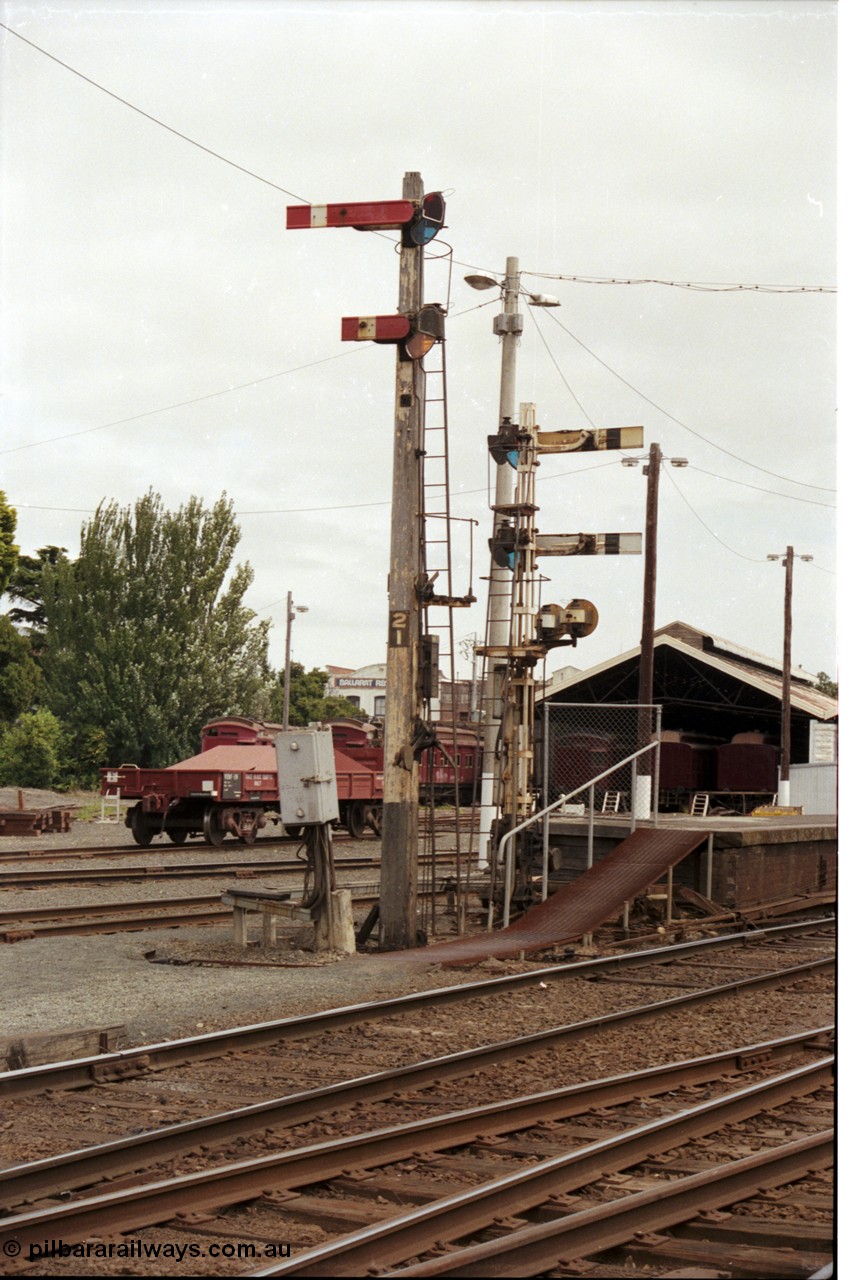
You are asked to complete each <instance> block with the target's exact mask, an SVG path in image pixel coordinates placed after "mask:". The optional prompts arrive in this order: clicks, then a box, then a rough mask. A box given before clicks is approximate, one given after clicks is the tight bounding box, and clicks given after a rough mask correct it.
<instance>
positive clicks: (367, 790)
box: [101, 716, 478, 845]
mask: <svg viewBox="0 0 852 1280" xmlns="http://www.w3.org/2000/svg"><path fill="white" fill-rule="evenodd" d="M330 728H331V731H332V741H333V744H334V761H335V771H336V775H337V798H338V808H339V812H340V822H341V824H342V825H343V826H345V827H346V830H347V831H348V832H349V834H350V835H351V836H353V837H354V838H355V839H359V838H360V837H361V836H362V835H363V834H364V832H365V831H366V830H367V828H370V829H371V830H372V831H374V832H375V833H376V834H378V833H379V832H380V830H381V812H382V809H381V806H382V796H383V790H384V788H383V781H384V751H383V747H382V743H381V739H380V737H379V736H378V731H377V729H376V727H375V726H373V725H369V724H364V723H362V722H360V721H355V720H340V721H336V722H333V723H332V724H331V725H330ZM280 732H281V725H278V724H269V723H267V722H266V721H263V720H254V719H251V718H249V717H247V716H225V717H222V718H221V719H219V720H212V721H211V722H210V723H209V724H206V725H205V726H204V728H203V729H202V730H201V751H200V753H199V754H198V755H196V756H191V757H190V758H189V759H188V760H181V761H179V762H178V763H177V764H174V765H171V766H170V767H169V768H167V769H140V768H138V767H137V766H136V765H122V766H120V767H119V768H115V769H102V770H101V790H102V792H103V793H104V794H107V793H110V792H111V793H113V794H114V793H115V791H116V790H119V791H120V793H121V795H122V797H124V798H125V799H128V800H136V804H135V805H133V806H132V807H131V808H130V810H129V811H128V814H127V817H126V819H125V821H126V823H127V825H128V827H130V830H131V831H132V833H133V838H134V839H135V840H136V842H137V844H140V845H148V844H150V843H151V841H152V840H153V838H154V836H157V835H162V834H165V835H167V836H168V837H169V839H170V840H172V841H173V842H174V843H175V844H183V843H184V841H185V840H186V839H187V837H188V836H191V835H203V837H204V839H205V840H207V841H208V843H210V844H214V845H219V844H221V843H222V841H223V840H224V839H225V836H226V835H228V834H229V833H230V834H231V835H233V836H235V837H236V838H237V839H239V840H242V841H243V842H244V843H245V844H251V843H253V842H254V840H255V838H256V836H257V833H258V831H259V830H261V829H262V828H263V827H265V826H266V824H267V822H268V821H269V820H270V817H272V819H273V820H275V817H276V815H277V814H278V812H279V796H278V763H277V758H276V753H275V738H276V735H277V734H279V733H280ZM442 737H446V741H447V743H448V745H449V744H451V743H452V736H451V731H447V730H446V727H444V729H443V731H442ZM474 748H475V734H473V733H471V732H470V731H464V730H457V733H456V750H457V755H458V756H459V757H460V760H459V767H460V771H463V774H461V773H460V778H461V777H463V784H462V790H463V792H464V790H465V788H466V791H467V794H468V795H470V794H472V791H473V783H474V773H475V770H476V768H477V765H478V762H477V759H476V751H475V749H474ZM428 756H429V757H435V758H436V759H437V761H438V765H437V769H438V772H440V770H442V769H443V770H444V771H445V772H446V773H448V774H451V773H452V770H451V769H450V767H449V765H448V764H447V761H446V760H445V758H444V757H443V755H442V754H441V753H440V752H438V751H436V750H435V749H433V750H432V751H431V752H429V753H428ZM426 758H427V757H426V756H424V759H426ZM430 767H431V766H430V763H429V762H428V761H427V764H426V766H425V767H424V766H421V768H422V769H423V772H424V775H425V774H426V772H427V771H428V769H429V768H430ZM436 780H437V777H436ZM441 783H442V785H444V786H446V780H445V779H444V778H443V775H442V774H441ZM287 830H288V833H289V834H297V833H298V831H299V829H298V828H293V827H288V828H287Z"/></svg>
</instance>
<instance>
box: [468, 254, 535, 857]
mask: <svg viewBox="0 0 852 1280" xmlns="http://www.w3.org/2000/svg"><path fill="white" fill-rule="evenodd" d="M519 294H520V274H519V269H518V259H517V258H507V259H506V280H505V283H504V285H503V311H502V312H501V313H500V315H498V316H495V319H494V332H495V333H496V334H497V336H498V337H499V338H500V339H501V342H502V350H501V360H500V417H499V422H498V426H502V425H503V423H505V422H507V421H508V422H514V420H515V370H516V366H517V350H518V342H519V340H520V336H521V332H522V330H523V322H524V318H523V316H522V315H520V314H519V312H518V297H519ZM514 490H515V471H514V469H513V468H512V467H511V466H510V465H509V463H508V462H502V463H498V464H497V467H496V474H495V483H494V504H493V507H492V510H493V511H494V534H495V536H496V534H497V529H498V527H499V525H500V523H501V520H502V519H503V518H504V516H503V515H502V511H503V510H504V509H506V508H509V507H510V506H511V505H512V502H513V501H514ZM511 617H512V570H511V569H507V568H500V567H498V566H497V565H496V564H495V563H494V562H493V561H492V563H491V573H490V580H489V585H488V623H487V627H486V637H487V638H486V646H487V648H488V649H490V648H492V647H495V648H500V647H503V648H505V646H506V645H508V643H509V631H510V626H511ZM505 673H506V668H505V660H504V661H503V662H502V663H501V662H500V661H499V660H498V659H496V658H494V657H489V656H488V655H487V654H486V658H485V681H484V684H485V690H484V696H483V708H482V710H483V725H482V791H481V803H480V809H479V865H480V868H483V867H486V866H487V865H488V861H489V851H490V840H491V828H492V824H493V822H494V819H495V818H496V817H497V813H498V807H499V804H500V780H499V778H498V777H497V753H498V741H499V737H500V726H501V721H502V692H503V685H504V680H505Z"/></svg>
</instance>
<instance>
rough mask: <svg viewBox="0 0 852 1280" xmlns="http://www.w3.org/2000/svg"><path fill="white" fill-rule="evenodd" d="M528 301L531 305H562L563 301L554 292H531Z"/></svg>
mask: <svg viewBox="0 0 852 1280" xmlns="http://www.w3.org/2000/svg"><path fill="white" fill-rule="evenodd" d="M527 301H528V302H529V304H530V306H531V307H561V306H562V303H561V302H560V301H559V299H558V298H557V297H556V296H555V295H554V294H552V293H529V294H527Z"/></svg>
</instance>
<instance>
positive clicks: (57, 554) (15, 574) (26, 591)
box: [6, 545, 68, 656]
mask: <svg viewBox="0 0 852 1280" xmlns="http://www.w3.org/2000/svg"><path fill="white" fill-rule="evenodd" d="M67 559H68V553H67V549H66V548H65V547H56V546H53V545H50V546H47V547H39V549H38V551H37V552H36V553H35V555H34V556H22V555H19V556H18V562H17V564H16V565H15V567H14V569H13V571H12V575H11V577H10V579H9V584H8V586H7V588H6V593H7V595H8V596H10V598H11V599H12V600H16V601H18V604H16V605H15V606H14V608H12V609H10V610H9V613H8V615H7V616H8V617H9V618H10V619H11V621H12V622H13V623H14V624H15V626H17V627H24V628H25V629H26V630H25V634H26V636H27V639H28V640H29V642H30V647H31V651H32V653H33V654H35V655H36V656H38V655H39V654H40V653H41V652H42V651H43V649H44V632H45V628H46V626H47V619H46V617H45V613H44V571H45V569H46V568H47V567H49V566H55V565H57V564H58V563H59V561H60V560H67Z"/></svg>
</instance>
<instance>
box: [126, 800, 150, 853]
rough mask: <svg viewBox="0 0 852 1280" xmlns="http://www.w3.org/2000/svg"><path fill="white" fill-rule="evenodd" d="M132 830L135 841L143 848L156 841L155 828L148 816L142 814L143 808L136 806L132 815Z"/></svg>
mask: <svg viewBox="0 0 852 1280" xmlns="http://www.w3.org/2000/svg"><path fill="white" fill-rule="evenodd" d="M130 830H131V833H132V835H133V839H134V840H135V841H136V843H137V844H141V845H142V846H143V847H145V846H147V845H149V844H150V843H151V841H152V840H153V839H154V828H153V826H152V825H151V823H150V822H149V821H148V815H147V814H146V813H143V812H142V806H141V805H139V804H137V805H134V807H133V809H132V811H131V815H130Z"/></svg>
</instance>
